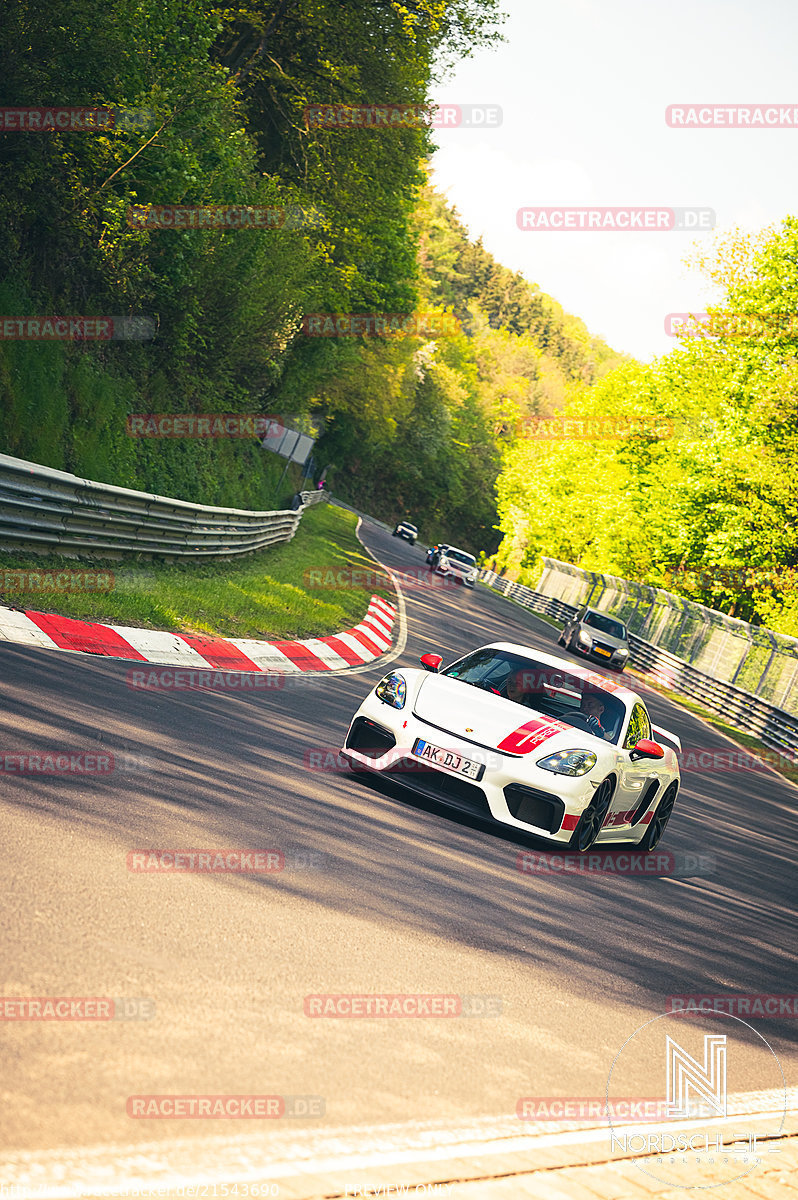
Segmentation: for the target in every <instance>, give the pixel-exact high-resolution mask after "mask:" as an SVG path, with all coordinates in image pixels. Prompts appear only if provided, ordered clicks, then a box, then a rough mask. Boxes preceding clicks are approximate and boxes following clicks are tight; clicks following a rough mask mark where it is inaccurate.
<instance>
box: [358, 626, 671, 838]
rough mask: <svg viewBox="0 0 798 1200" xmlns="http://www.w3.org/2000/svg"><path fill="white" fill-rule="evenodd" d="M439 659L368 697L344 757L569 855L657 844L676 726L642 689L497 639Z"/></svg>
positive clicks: (391, 679) (666, 810) (397, 676)
mask: <svg viewBox="0 0 798 1200" xmlns="http://www.w3.org/2000/svg"><path fill="white" fill-rule="evenodd" d="M442 662H443V660H442V658H441V657H440V655H438V654H425V655H424V656H423V657H422V659H421V663H422V666H423V668H424V669H423V670H419V669H418V668H417V667H411V668H409V669H407V668H401V669H399V668H397V669H395V670H392V671H391V672H390V673H389V674H388V675H386V676H385V677H384V678H383V679H381V680H380V682H379V683H378V684H377V686H376V687H375V688H374V689H373V690H372V691H371V692H370V693H369V694H368V696H367V697H366V699H365V700H364V701H363V703H362V704H361V706H360V708H359V709H358V711H357V712H356V713H355V716H354V718H353V720H352V723H351V725H350V726H349V731H348V733H347V735H346V739H345V742H344V746H343V748H342V750H341V754H342V756H343V757H344V758H346V759H347V761H348V762H349V764H350V766H351V767H352V768H353V769H354V770H355V771H374V772H376V773H378V774H380V775H384V776H388V777H390V778H392V779H394V780H396V781H397V782H398V783H401V784H403V785H405V786H407V787H410V788H412V789H413V790H414V791H417V792H420V793H422V794H423V795H425V796H428V797H431V798H433V799H436V800H440V801H442V802H444V803H445V804H448V805H451V806H453V807H454V808H457V809H461V810H465V811H467V812H469V813H472V814H475V815H477V816H480V817H485V818H488V819H491V818H492V819H493V820H495V821H499V822H500V823H501V824H503V825H511V826H514V827H515V828H517V829H520V830H524V831H525V832H527V833H530V834H534V835H535V836H537V837H540V838H545V839H547V840H548V841H550V842H552V843H557V844H559V845H565V846H567V847H568V848H569V849H570V850H577V851H580V852H584V851H586V850H588V849H589V848H590V847H591V846H592V845H593V843H594V842H600V843H606V842H626V843H634V844H635V845H637V846H639V847H640V849H641V850H642V851H644V852H646V853H647V852H648V851H649V850H653V849H654V847H655V846H656V845H657V843H658V842H659V840H660V838H661V837H662V834H663V832H664V830H665V826H666V825H667V823H668V820H669V818H670V815H671V812H672V811H673V805H674V802H675V800H676V795H677V793H678V791H679V778H680V777H679V763H678V758H677V751H680V750H681V743H680V742H679V739H678V738H677V737H676V736H675V734H672V733H669V732H668V731H667V730H665V729H661V728H659V727H658V726H656V725H653V726H652V723H651V719H650V717H649V715H648V712H647V710H646V706H645V704H644V703H643V701H642V700H641V698H640V697H639V696H638V695H637V693H636V692H633V691H631V690H630V689H629V688H626V687H624V686H622V685H621V684H620V683H616V682H615V681H614V680H612V679H606V678H605V677H604V676H603V675H600V674H598V673H596V672H594V671H590V670H589V669H588V668H587V667H584V666H582V665H574V664H573V663H572V662H570V661H568V660H567V659H563V658H558V657H555V656H554V655H551V654H544V653H541V652H539V651H537V650H533V649H531V648H530V647H528V646H517V645H513V644H512V643H510V642H496V643H493V644H492V645H489V646H483V647H481V648H480V649H479V650H474V651H472V652H471V653H470V654H466V655H465V657H464V658H460V659H458V660H457V662H455V663H453V664H452V665H451V666H450V667H447V668H446V669H445V670H443V671H441V664H442Z"/></svg>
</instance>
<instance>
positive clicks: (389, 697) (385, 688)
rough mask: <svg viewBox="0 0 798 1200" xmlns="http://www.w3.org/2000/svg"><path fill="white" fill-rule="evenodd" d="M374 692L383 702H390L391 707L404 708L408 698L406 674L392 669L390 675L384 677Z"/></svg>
mask: <svg viewBox="0 0 798 1200" xmlns="http://www.w3.org/2000/svg"><path fill="white" fill-rule="evenodd" d="M374 694H375V696H376V697H377V699H378V700H382V702H383V704H390V706H391V708H404V706H405V700H406V698H407V684H406V683H405V677H404V675H399V674H398V673H397V672H396V671H392V672H391V674H390V675H386V676H385V678H384V679H381V680H380V682H379V683H378V684H377V686H376V687H375V689H374Z"/></svg>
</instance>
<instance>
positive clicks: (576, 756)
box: [535, 750, 596, 775]
mask: <svg viewBox="0 0 798 1200" xmlns="http://www.w3.org/2000/svg"><path fill="white" fill-rule="evenodd" d="M535 765H536V766H538V767H542V768H543V770H544V771H553V772H554V774H555V775H587V773H588V771H591V770H592V769H593V767H595V765H596V756H595V754H594V753H593V751H592V750H559V751H558V752H557V753H556V754H550V755H549V756H548V758H541V759H539V760H538V762H537V763H536V764H535Z"/></svg>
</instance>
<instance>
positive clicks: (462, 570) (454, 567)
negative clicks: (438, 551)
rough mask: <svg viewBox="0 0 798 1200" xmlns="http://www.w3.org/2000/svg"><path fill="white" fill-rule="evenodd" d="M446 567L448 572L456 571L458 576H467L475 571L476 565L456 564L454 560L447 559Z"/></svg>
mask: <svg viewBox="0 0 798 1200" xmlns="http://www.w3.org/2000/svg"><path fill="white" fill-rule="evenodd" d="M446 565H447V567H448V568H449V570H450V571H457V573H458V575H469V574H470V573H471V572H472V571H476V569H477V567H476V563H462V562H458V561H457V559H456V558H447V559H446Z"/></svg>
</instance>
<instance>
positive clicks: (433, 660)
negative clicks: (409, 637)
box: [419, 654, 443, 672]
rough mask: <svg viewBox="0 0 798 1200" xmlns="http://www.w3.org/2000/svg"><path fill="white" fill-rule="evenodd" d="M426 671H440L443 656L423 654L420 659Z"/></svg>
mask: <svg viewBox="0 0 798 1200" xmlns="http://www.w3.org/2000/svg"><path fill="white" fill-rule="evenodd" d="M419 662H420V663H421V665H422V667H423V668H424V670H425V671H433V672H436V671H440V669H441V663H442V662H443V656H442V655H440V654H422V655H421V658H420V659H419Z"/></svg>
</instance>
